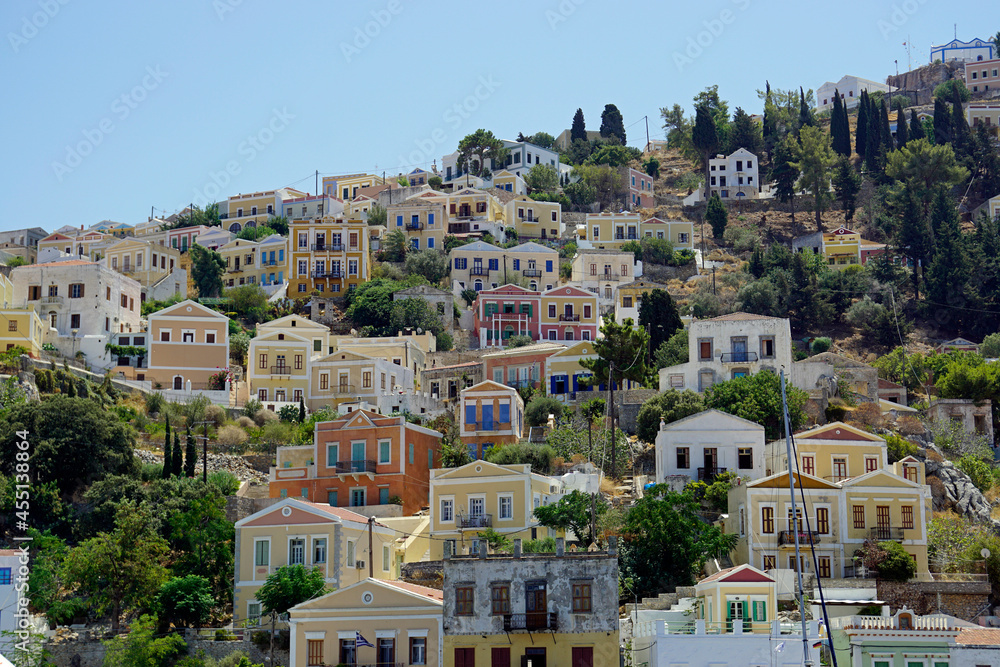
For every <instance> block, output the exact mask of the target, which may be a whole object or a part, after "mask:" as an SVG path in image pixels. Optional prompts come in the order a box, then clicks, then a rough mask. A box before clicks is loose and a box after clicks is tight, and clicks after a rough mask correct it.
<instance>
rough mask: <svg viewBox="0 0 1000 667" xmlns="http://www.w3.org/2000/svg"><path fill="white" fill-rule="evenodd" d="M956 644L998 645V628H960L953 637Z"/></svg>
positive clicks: (999, 640) (999, 631) (999, 639)
mask: <svg viewBox="0 0 1000 667" xmlns="http://www.w3.org/2000/svg"><path fill="white" fill-rule="evenodd" d="M955 643H956V644H963V645H974V646H997V645H1000V628H962V630H961V632H959V633H958V636H957V637H955Z"/></svg>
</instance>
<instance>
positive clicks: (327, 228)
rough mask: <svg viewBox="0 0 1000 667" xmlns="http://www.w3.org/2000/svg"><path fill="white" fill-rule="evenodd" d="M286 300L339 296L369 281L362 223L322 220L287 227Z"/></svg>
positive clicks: (366, 237)
mask: <svg viewBox="0 0 1000 667" xmlns="http://www.w3.org/2000/svg"><path fill="white" fill-rule="evenodd" d="M288 228H289V231H288V234H289V250H288V252H289V254H290V255H291V257H290V264H289V267H288V296H289V297H290V298H295V297H301V296H305V295H307V294H311V293H312V292H313V291H316V292H318V293H319V295H320V296H326V295H327V294H329V295H330V296H341V295H343V294H344V293H346V292H347V291H349V290H353V289H357V287H358V286H359V285H361V284H362V283H365V282H367V281H368V280H369V278H370V277H371V274H370V271H371V258H370V257H369V254H368V253H369V239H370V234H369V230H368V224H367V223H366V222H365V221H364V220H345V219H343V218H333V217H324V218H321V219H315V220H292V221H290V222H289V225H288Z"/></svg>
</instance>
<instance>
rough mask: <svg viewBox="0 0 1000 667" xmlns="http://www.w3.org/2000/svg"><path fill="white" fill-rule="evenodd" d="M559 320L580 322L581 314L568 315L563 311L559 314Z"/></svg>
mask: <svg viewBox="0 0 1000 667" xmlns="http://www.w3.org/2000/svg"><path fill="white" fill-rule="evenodd" d="M559 321H560V322H579V321H580V316H579V315H567V314H566V313H563V314H562V315H560V316H559Z"/></svg>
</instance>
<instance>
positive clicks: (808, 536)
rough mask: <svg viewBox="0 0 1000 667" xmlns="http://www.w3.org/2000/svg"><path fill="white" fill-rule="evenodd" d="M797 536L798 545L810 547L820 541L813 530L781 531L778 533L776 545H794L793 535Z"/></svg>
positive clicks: (816, 532) (817, 533)
mask: <svg viewBox="0 0 1000 667" xmlns="http://www.w3.org/2000/svg"><path fill="white" fill-rule="evenodd" d="M796 533H798V535H799V544H802V545H807V546H808V545H810V544H817V543H819V542H820V541H821V538H820V536H819V532H818V531H815V530H799V531H795V530H781V531H778V545H779V546H781V545H782V544H795V534H796Z"/></svg>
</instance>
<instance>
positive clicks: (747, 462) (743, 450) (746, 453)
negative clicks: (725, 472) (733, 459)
mask: <svg viewBox="0 0 1000 667" xmlns="http://www.w3.org/2000/svg"><path fill="white" fill-rule="evenodd" d="M739 467H740V468H741V469H743V470H747V469H749V468H753V448H752V447H740V449H739Z"/></svg>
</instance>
